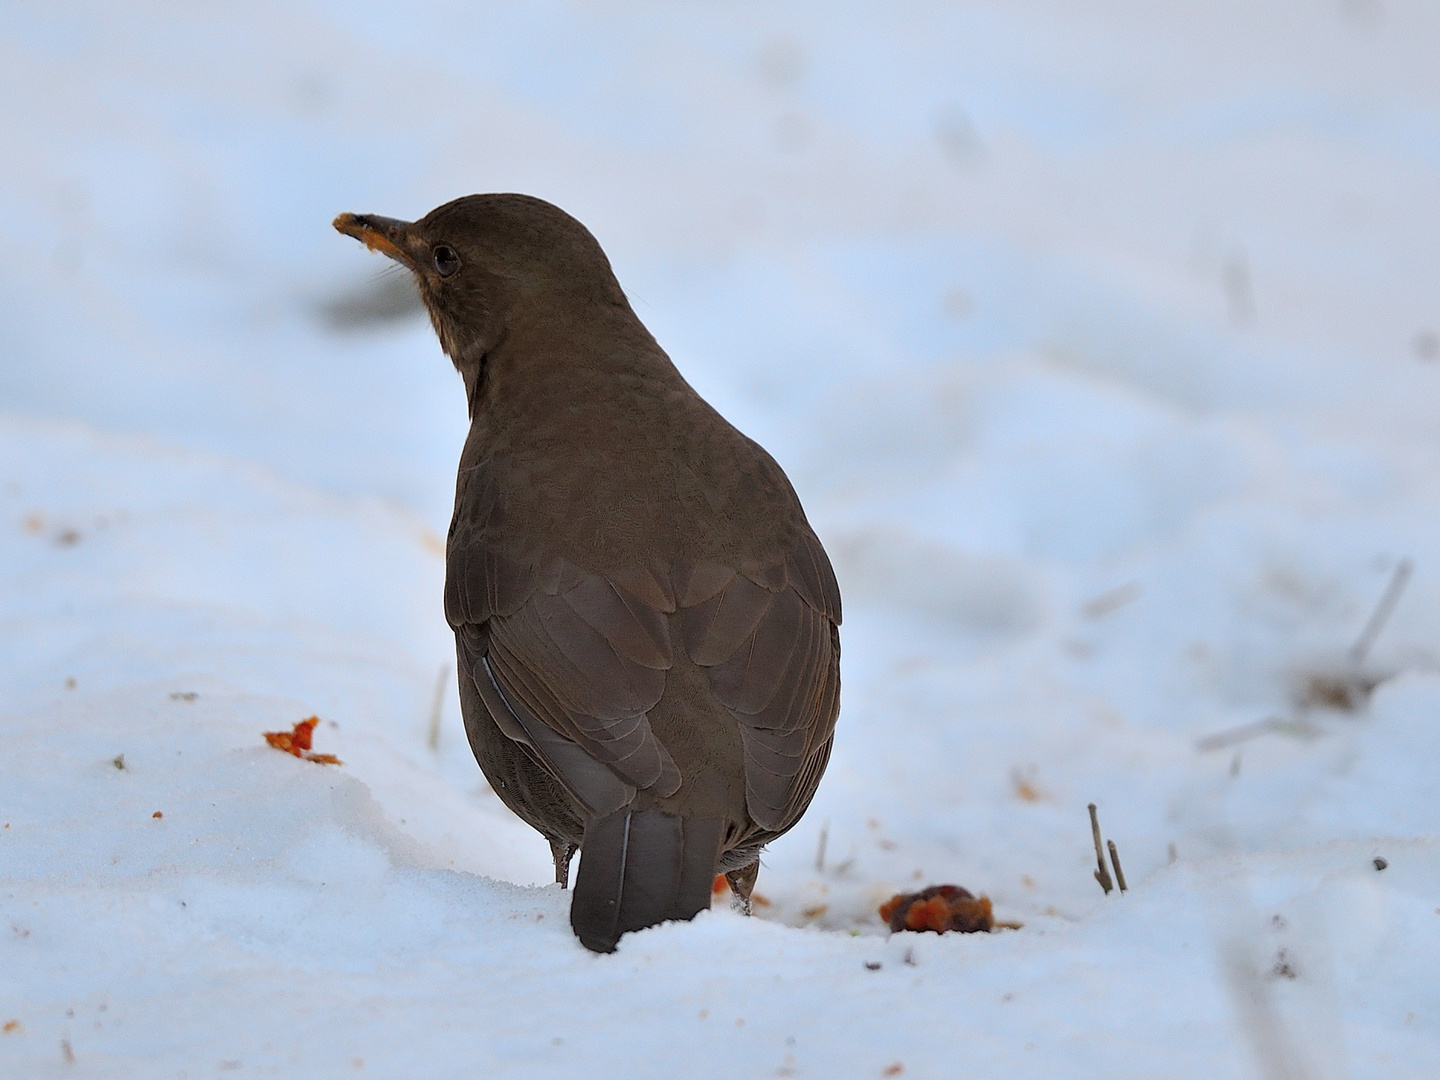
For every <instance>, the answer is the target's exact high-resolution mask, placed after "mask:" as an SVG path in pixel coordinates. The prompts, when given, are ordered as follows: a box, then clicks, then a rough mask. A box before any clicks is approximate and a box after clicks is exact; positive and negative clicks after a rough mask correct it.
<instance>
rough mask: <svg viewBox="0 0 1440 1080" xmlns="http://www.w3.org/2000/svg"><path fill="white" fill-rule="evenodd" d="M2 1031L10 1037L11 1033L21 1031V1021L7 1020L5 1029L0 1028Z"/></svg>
mask: <svg viewBox="0 0 1440 1080" xmlns="http://www.w3.org/2000/svg"><path fill="white" fill-rule="evenodd" d="M0 1030H3V1031H4V1032H5V1034H6V1035H9V1034H10V1033H11V1032H14V1031H19V1030H20V1021H19V1020H6V1021H5V1026H4V1028H0Z"/></svg>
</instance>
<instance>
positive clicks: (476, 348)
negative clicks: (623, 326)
mask: <svg viewBox="0 0 1440 1080" xmlns="http://www.w3.org/2000/svg"><path fill="white" fill-rule="evenodd" d="M335 228H336V229H338V230H339V231H340V232H342V233H344V234H345V235H346V236H353V237H354V238H355V239H357V240H359V241H361V242H362V243H364V244H365V246H366V247H368V248H370V249H371V250H373V251H379V252H382V253H383V254H385V255H388V256H389V257H390V258H392V259H394V260H395V261H396V262H398V263H400V264H401V265H402V266H404V267H406V268H407V269H408V270H410V271H411V272H412V273H413V274H414V275H415V280H416V283H417V284H418V285H419V288H420V297H421V299H422V300H424V302H425V307H426V309H427V310H428V311H429V312H430V321H431V323H432V324H433V325H434V327H435V333H436V335H437V336H438V337H439V338H440V345H441V347H442V348H443V349H444V350H445V353H446V355H448V356H449V357H450V359H451V360H452V361H453V362H454V364H455V366H456V367H457V368H458V369H459V370H460V373H461V374H462V375H463V376H465V379H466V383H467V384H471V383H472V382H473V381H474V380H475V378H477V377H478V373H479V370H480V367H481V365H482V363H483V362H484V359H485V356H486V354H487V353H488V352H489V351H490V350H492V349H494V348H495V347H496V346H497V345H498V344H499V343H500V342H502V341H503V340H505V338H506V337H507V336H509V335H511V334H512V333H515V332H517V331H519V332H521V333H530V334H536V333H539V334H550V335H554V334H557V333H558V334H563V333H565V332H567V330H573V329H574V328H575V327H577V326H580V325H583V323H584V322H585V321H586V320H587V319H588V318H592V317H593V316H594V315H595V314H596V313H597V312H601V311H604V310H607V309H610V310H613V309H614V308H615V307H617V306H619V307H621V308H624V309H625V310H627V311H628V309H629V305H628V303H627V302H626V300H625V294H624V292H623V291H621V289H620V285H619V283H618V282H617V281H616V280H615V275H614V273H613V272H612V271H611V269H610V263H609V260H608V259H606V258H605V253H604V252H603V251H602V250H601V249H600V245H599V243H597V242H596V240H595V238H594V237H593V236H592V235H590V231H589V230H588V229H586V228H585V226H584V225H582V224H580V222H578V221H576V220H575V219H574V218H573V217H571V216H570V215H569V214H567V213H565V211H563V210H561V209H560V208H559V207H556V206H552V205H551V204H550V203H548V202H545V201H544V200H543V199H536V198H533V197H531V196H529V195H509V194H502V195H467V196H465V197H464V198H460V199H456V200H454V201H453V202H448V203H446V204H445V205H444V206H440V207H437V208H436V209H434V210H432V211H430V213H428V214H426V215H425V216H424V217H423V218H421V219H420V220H418V221H399V220H397V219H395V218H387V217H380V216H378V215H375V214H341V215H340V216H339V217H337V218H336V219H335Z"/></svg>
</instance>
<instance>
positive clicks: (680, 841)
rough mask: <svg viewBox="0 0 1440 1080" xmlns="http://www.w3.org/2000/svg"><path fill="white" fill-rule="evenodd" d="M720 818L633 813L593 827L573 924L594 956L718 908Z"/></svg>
mask: <svg viewBox="0 0 1440 1080" xmlns="http://www.w3.org/2000/svg"><path fill="white" fill-rule="evenodd" d="M720 831H721V821H720V819H719V818H689V817H686V818H682V817H676V816H675V815H673V814H667V813H664V812H663V811H660V810H632V809H630V808H628V807H627V808H625V809H623V810H617V811H616V812H615V813H613V814H607V815H605V816H604V817H600V818H595V819H594V820H593V821H591V822H590V824H589V825H587V826H586V827H585V840H584V842H583V843H582V844H581V845H580V870H579V872H578V873H577V874H576V875H575V891H574V894H573V896H572V897H571V900H570V925H571V926H572V927H574V929H575V936H576V937H578V938H579V939H580V943H581V944H582V945H584V946H585V947H586V948H587V949H591V950H593V951H595V952H614V951H615V942H617V941H618V940H619V939H620V935H621V934H625V933H629V932H630V931H631V930H643V929H644V928H645V927H647V926H654V925H655V924H656V923H659V922H665V921H666V920H667V919H693V918H694V917H695V915H696V913H697V912H700V911H704V910H705V909H706V908H708V907H709V906H710V895H711V886H712V884H713V883H714V880H715V866H716V863H717V862H718V860H719V857H720Z"/></svg>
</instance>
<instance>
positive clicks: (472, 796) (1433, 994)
mask: <svg viewBox="0 0 1440 1080" xmlns="http://www.w3.org/2000/svg"><path fill="white" fill-rule="evenodd" d="M1437 57H1440V8H1437V7H1436V6H1435V5H1434V4H1433V3H1427V2H1422V0H1413V2H1408V0H1272V2H1268V3H1262V2H1256V0H1248V2H1239V0H1204V2H1201V0H1171V2H1168V3H1163V4H1154V3H1140V2H1128V0H1109V2H1106V0H1093V2H1079V0H1072V2H1068V3H1062V2H1057V0H1008V2H1005V3H998V2H997V3H989V4H982V3H976V4H925V3H913V4H904V5H899V4H875V5H858V4H853V5H837V4H831V3H822V2H816V3H811V4H785V5H766V4H758V3H735V4H708V3H687V4H658V3H656V4H638V3H636V4H600V3H594V4H559V3H530V4H523V5H522V4H515V5H509V6H503V7H502V6H494V5H485V4H470V3H453V4H442V3H426V4H418V3H417V4H408V5H394V6H392V5H383V4H378V3H355V2H352V3H345V4H340V3H326V2H324V0H313V2H301V3H292V4H279V3H271V2H266V0H256V2H251V3H245V4H238V3H221V4H210V5H187V4H167V3H159V2H156V3H130V4H101V3H96V4H76V3H61V2H55V3H46V4H43V5H42V4H38V3H24V2H20V0H12V2H10V3H7V4H5V5H4V6H3V7H0V102H3V105H0V223H3V236H4V248H5V250H4V257H3V259H0V824H3V828H0V1025H3V1031H0V1075H3V1076H5V1077H21V1078H30V1077H76V1078H80V1077H152V1076H153V1077H190V1078H194V1077H209V1076H218V1075H232V1074H233V1075H239V1076H285V1077H364V1076H372V1077H397V1078H398V1077H460V1076H486V1077H560V1076H566V1077H570V1076H587V1077H602V1078H608V1077H640V1078H649V1077H655V1078H661V1077H664V1078H673V1077H702V1078H708V1077H717V1078H718V1077H724V1078H727V1080H735V1078H750V1077H769V1076H795V1077H812V1078H848V1077H882V1076H902V1077H956V1076H975V1077H1037V1078H1040V1077H1043V1078H1055V1077H1067V1078H1068V1077H1097V1078H1099V1077H1104V1078H1117V1077H1147V1078H1148V1077H1177V1078H1178V1077H1184V1078H1200V1077H1204V1078H1206V1080H1212V1078H1213V1080H1228V1078H1249V1077H1263V1078H1266V1080H1278V1078H1281V1077H1285V1078H1290V1080H1296V1078H1300V1077H1305V1078H1341V1077H1377V1078H1381V1077H1383V1078H1396V1077H1416V1078H1420V1077H1433V1076H1436V1075H1440V977H1437V974H1436V973H1437V971H1440V836H1437V814H1440V542H1437V538H1440V470H1437V463H1440V424H1437V409H1440V337H1437V334H1440V214H1437V206H1440V62H1437ZM505 190H515V191H525V192H530V193H533V194H536V195H540V196H542V197H545V198H547V199H550V200H552V201H554V202H556V203H558V204H560V205H561V206H563V207H565V208H566V209H568V210H570V211H571V212H572V213H574V214H575V215H576V216H578V217H579V218H580V219H581V220H583V221H584V222H586V223H587V224H588V225H589V226H590V227H591V229H592V230H593V231H594V232H595V234H596V235H597V236H598V237H599V239H600V241H601V243H602V244H603V245H604V246H605V247H606V249H607V251H608V252H609V254H610V256H611V258H612V260H613V262H614V264H615V267H616V270H617V272H618V274H619V277H620V280H621V282H622V283H623V284H624V285H625V286H626V288H627V289H628V291H629V292H630V295H631V297H632V299H633V302H634V304H635V307H636V310H637V311H638V312H639V314H640V316H641V318H642V319H643V320H645V321H646V323H647V324H648V325H649V327H650V328H651V329H652V330H653V331H654V332H655V334H656V335H657V337H658V338H659V339H660V341H661V343H662V344H664V345H665V346H666V347H667V349H668V350H669V351H670V353H671V355H672V356H673V358H674V359H675V361H676V363H677V364H678V365H679V367H680V368H681V370H682V371H683V372H684V373H685V374H686V376H687V377H688V378H689V379H690V380H691V381H692V382H693V383H694V384H695V385H696V387H697V388H699V389H700V390H701V392H702V393H704V394H705V395H706V396H707V397H708V398H709V399H710V400H711V401H712V402H713V403H714V404H715V405H717V406H718V407H719V408H720V409H721V410H722V411H723V412H724V413H726V414H727V415H728V416H729V417H730V418H731V419H732V420H733V421H734V422H736V423H737V424H738V425H739V426H740V427H741V428H742V429H743V430H745V431H746V432H748V433H749V434H751V435H752V436H754V437H756V438H757V439H759V440H760V441H761V442H762V443H764V444H765V445H766V446H768V447H769V448H770V449H771V450H772V452H773V453H774V454H775V455H776V456H777V458H779V460H780V461H781V463H782V464H783V465H784V466H785V467H786V468H787V470H788V471H789V473H790V475H791V477H792V479H793V480H794V482H795V484H796V487H797V488H798V490H799V491H800V494H801V497H802V499H803V500H804V502H805V505H806V507H807V510H808V512H809V514H810V517H811V519H812V521H813V522H814V523H815V525H816V527H817V529H818V531H819V533H820V535H821V536H822V538H823V539H824V541H825V542H826V544H827V546H828V548H829V550H830V552H831V553H832V556H833V557H834V560H835V563H836V567H837V571H838V574H839V577H840V582H841V586H842V589H843V591H844V593H845V600H846V622H845V626H844V629H843V639H844V646H845V658H844V668H843V671H844V679H845V690H844V698H843V711H842V715H841V721H840V727H839V733H838V736H837V740H836V747H835V755H834V758H833V761H832V763H831V766H830V771H829V774H828V776H827V777H826V780H825V782H824V784H822V786H821V788H820V792H819V795H818V796H817V798H816V800H815V803H814V804H813V806H812V808H811V810H810V812H809V814H808V815H807V816H806V817H805V819H804V820H803V821H802V822H801V823H800V824H799V825H798V826H797V827H796V828H795V830H794V831H793V832H792V833H791V834H790V835H788V836H787V837H785V838H784V839H783V840H782V841H780V842H778V843H776V844H775V845H774V846H773V848H772V849H771V851H770V852H769V854H768V856H767V858H766V860H765V865H764V869H763V871H762V874H761V878H760V883H759V887H758V891H759V892H760V894H762V895H763V896H764V897H765V899H766V900H768V905H766V906H764V907H762V908H760V909H759V917H758V918H753V919H748V920H747V919H743V918H741V917H740V916H738V915H735V914H733V913H731V912H730V911H728V910H725V909H724V905H723V903H717V905H716V910H715V911H713V912H711V913H709V914H705V915H702V916H700V917H699V918H697V919H696V920H695V921H694V922H693V923H690V924H673V925H667V926H662V927H659V928H656V929H652V930H649V931H645V932H643V933H640V934H635V935H632V936H630V937H627V938H625V939H624V941H623V942H622V944H621V948H620V950H619V952H618V953H616V954H614V955H612V956H605V957H600V956H594V955H591V954H588V953H586V952H585V951H584V950H583V949H581V948H580V947H579V946H578V945H577V943H576V942H575V940H574V939H573V937H572V935H571V933H570V930H569V927H568V922H567V917H566V915H567V899H568V897H567V895H566V894H565V893H562V892H561V891H559V890H558V889H557V888H556V887H555V886H553V885H548V886H547V885H545V884H544V882H546V881H547V880H548V877H549V859H548V852H547V850H546V847H545V844H544V842H543V841H542V840H541V839H540V838H539V837H538V835H536V834H534V833H533V832H532V831H531V830H529V829H528V827H526V826H524V825H522V824H521V823H520V822H518V821H517V820H515V819H513V818H512V817H511V816H510V815H509V814H508V812H507V811H505V810H504V808H503V807H502V806H501V805H500V803H499V802H498V800H497V799H496V798H495V797H494V796H493V795H491V794H489V792H488V790H487V789H486V788H485V786H484V783H483V780H482V778H481V777H480V774H479V772H478V770H477V769H476V767H475V765H474V762H473V760H472V758H471V756H470V753H469V750H468V748H467V747H466V745H465V742H464V736H463V733H462V730H461V726H460V720H459V716H458V706H457V704H456V702H455V699H454V691H453V688H452V687H450V685H449V682H448V680H449V679H450V678H452V677H453V675H448V674H445V672H446V671H447V670H448V669H447V668H446V665H447V664H452V663H453V654H452V653H451V644H450V638H449V633H448V631H447V629H446V627H445V625H444V620H443V616H442V613H441V605H440V587H441V581H442V577H443V563H442V550H443V540H442V539H441V538H442V537H443V535H444V531H445V527H446V523H447V520H448V505H447V504H448V501H449V497H450V492H451V490H452V489H451V485H452V483H453V475H454V473H453V469H454V461H455V458H456V456H457V453H458V448H459V444H460V441H461V440H462V438H463V435H464V430H465V414H464V403H463V396H462V393H461V390H460V386H459V384H458V379H457V377H456V376H455V374H454V372H453V370H452V369H451V368H450V366H449V364H448V362H447V361H446V360H445V359H444V358H443V356H442V355H441V354H440V352H439V349H438V347H437V346H436V344H435V342H434V340H433V336H432V334H431V331H430V329H429V327H428V325H427V324H426V322H425V320H424V319H423V317H417V316H416V315H415V314H414V313H413V311H411V310H410V309H408V308H407V307H406V306H405V303H404V293H403V288H402V286H403V282H399V281H397V280H395V279H394V278H393V277H392V276H387V274H386V272H385V271H384V270H383V269H382V267H381V266H380V265H379V264H380V263H381V262H382V261H383V260H381V259H380V258H379V257H378V256H373V255H370V254H368V253H366V252H364V251H363V250H362V249H361V248H360V247H359V246H358V245H356V244H355V243H354V242H353V241H349V240H346V239H344V238H342V237H340V236H338V235H336V234H335V233H334V232H333V231H331V229H330V225H329V223H330V220H331V218H332V217H333V216H334V215H335V214H336V213H337V212H339V211H342V210H349V211H356V212H378V213H383V214H388V215H392V216H399V217H415V216H418V215H420V214H423V213H424V212H425V211H426V210H428V209H430V208H431V207H432V206H434V205H436V204H438V203H440V202H443V201H445V200H447V199H450V198H453V197H455V196H457V195H460V194H464V193H468V192H472V191H505ZM1404 559H1410V560H1413V565H1414V575H1413V577H1412V578H1411V580H1410V581H1409V584H1408V588H1407V589H1406V590H1405V592H1404V593H1403V595H1402V596H1401V597H1400V600H1399V603H1398V606H1397V607H1396V609H1395V611H1394V616H1393V618H1392V619H1391V620H1390V622H1389V624H1388V625H1387V626H1386V627H1385V628H1384V630H1383V631H1382V632H1381V634H1380V635H1379V637H1378V638H1377V639H1376V640H1375V643H1374V646H1373V648H1372V649H1370V650H1369V652H1368V655H1366V656H1365V657H1364V658H1363V660H1362V661H1360V662H1358V663H1357V662H1356V661H1355V660H1354V659H1352V658H1351V657H1350V656H1349V655H1348V654H1347V650H1349V649H1350V647H1351V645H1352V644H1353V643H1354V642H1355V641H1356V640H1357V638H1358V637H1359V635H1360V633H1361V630H1362V627H1363V626H1364V624H1365V621H1366V619H1367V617H1368V616H1369V614H1370V612H1371V611H1372V610H1373V609H1374V606H1375V604H1376V603H1377V601H1378V600H1379V598H1380V597H1381V595H1382V594H1383V593H1384V591H1385V588H1386V586H1387V583H1389V582H1390V581H1392V580H1393V578H1394V575H1395V572H1396V568H1397V566H1399V565H1400V563H1401V561H1402V560H1404ZM441 679H445V680H447V681H446V682H445V684H444V693H443V695H442V697H441V711H440V726H439V729H438V741H437V742H436V743H435V745H434V746H433V747H432V745H431V744H430V731H431V713H432V701H433V700H434V698H435V693H436V689H435V688H436V685H437V680H441ZM1376 683H1378V685H1375V688H1374V690H1373V693H1367V689H1366V688H1367V687H1369V686H1370V685H1372V684H1376ZM1345 705H1348V706H1349V707H1341V706H1345ZM311 714H318V715H319V716H320V717H321V720H322V722H321V725H320V727H319V728H318V729H317V731H316V748H317V749H318V750H320V751H325V752H331V753H335V754H337V755H338V756H339V757H340V758H341V759H342V760H343V762H344V764H343V765H342V766H339V767H326V766H321V765H315V764H310V763H307V762H302V761H298V760H296V759H294V758H291V757H288V756H286V755H283V754H281V753H278V752H276V751H275V750H272V749H270V748H269V747H267V746H266V745H265V744H264V742H263V740H262V738H261V734H262V732H264V731H273V730H279V729H288V728H289V727H290V725H292V724H294V723H295V722H296V721H298V720H300V719H302V718H304V717H306V716H309V715H311ZM1262 721H1266V722H1267V723H1259V722H1262ZM1247 725H1252V726H1247ZM1216 736H1219V738H1215V737H1216ZM1207 739H1209V740H1210V741H1209V742H1206V741H1205V740H1207ZM1217 744H1223V745H1218V746H1217ZM1204 747H1210V748H1209V749H1205V748H1204ZM120 755H123V759H120V760H123V768H119V767H117V765H116V761H117V759H119V756H120ZM1091 801H1093V802H1096V803H1097V804H1099V807H1100V821H1101V824H1102V826H1103V827H1104V829H1105V832H1106V834H1107V836H1109V837H1112V838H1113V839H1115V840H1116V842H1117V843H1118V846H1119V850H1120V854H1121V856H1122V859H1123V862H1124V866H1125V869H1126V873H1127V877H1128V879H1129V885H1130V891H1129V892H1128V893H1127V894H1126V895H1124V896H1121V895H1119V894H1118V893H1115V894H1111V895H1110V896H1108V897H1107V896H1104V895H1102V893H1101V891H1100V889H1099V887H1098V886H1097V884H1096V882H1095V881H1094V880H1093V878H1092V876H1091V871H1092V870H1093V860H1094V856H1093V852H1092V850H1091V846H1090V835H1089V824H1088V819H1087V815H1086V810H1085V807H1086V804H1087V803H1089V802H1091ZM157 811H158V812H160V813H161V814H163V816H154V815H155V814H156V812H157ZM822 832H824V834H825V836H826V841H825V855H824V862H823V868H817V849H818V847H819V844H820V837H821V834H822ZM1377 857H1378V858H1381V859H1383V860H1385V865H1386V868H1385V869H1383V870H1377V869H1376V865H1377V864H1376V863H1375V862H1374V860H1375V859H1376V858H1377ZM938 882H954V883H957V884H960V885H963V886H965V887H967V888H969V889H971V890H973V891H975V892H977V893H984V894H986V895H988V896H989V897H990V898H991V899H992V900H993V901H994V904H995V907H996V911H997V914H998V915H999V917H1001V918H1005V919H1011V920H1015V921H1019V922H1022V923H1023V924H1024V928H1023V929H1021V930H1018V931H1004V932H1000V933H996V934H993V935H988V936H986V935H968V936H959V935H946V936H944V937H939V936H935V935H914V934H902V935H896V936H893V937H887V935H886V934H885V932H884V928H883V927H882V925H881V923H880V921H879V918H878V916H877V914H876V911H875V909H876V907H877V905H878V904H879V903H880V902H881V901H882V900H884V899H885V898H886V897H888V896H889V895H890V894H891V893H892V892H893V891H896V890H899V889H903V888H918V887H920V886H923V885H926V884H931V883H938ZM876 965H878V967H877V966H876Z"/></svg>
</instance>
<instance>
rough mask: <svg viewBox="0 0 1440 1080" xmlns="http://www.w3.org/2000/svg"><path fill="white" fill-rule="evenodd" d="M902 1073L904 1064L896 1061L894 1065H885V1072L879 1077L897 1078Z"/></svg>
mask: <svg viewBox="0 0 1440 1080" xmlns="http://www.w3.org/2000/svg"><path fill="white" fill-rule="evenodd" d="M904 1071H905V1064H904V1062H900V1061H897V1062H895V1064H894V1065H887V1066H886V1067H885V1071H884V1072H883V1073H881V1074H880V1075H881V1076H899V1075H900V1074H901V1073H903V1072H904Z"/></svg>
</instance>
